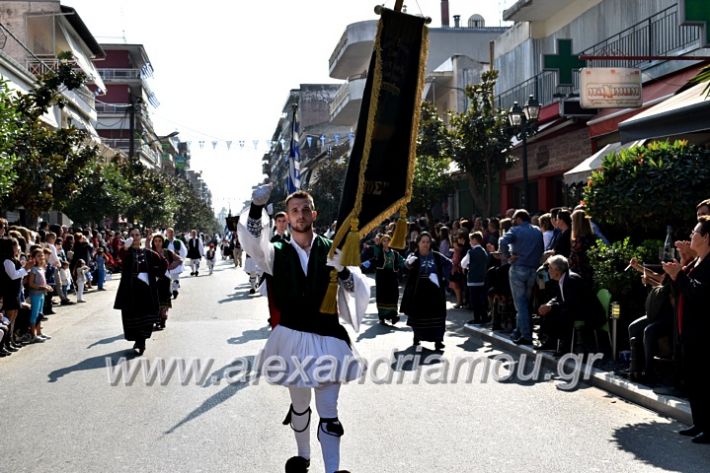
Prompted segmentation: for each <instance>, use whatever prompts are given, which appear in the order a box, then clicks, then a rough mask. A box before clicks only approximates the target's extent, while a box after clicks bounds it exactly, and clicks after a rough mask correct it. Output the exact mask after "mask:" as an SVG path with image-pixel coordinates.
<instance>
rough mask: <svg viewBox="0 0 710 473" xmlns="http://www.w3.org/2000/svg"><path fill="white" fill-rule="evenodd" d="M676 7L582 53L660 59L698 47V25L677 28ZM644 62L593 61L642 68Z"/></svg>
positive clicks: (609, 65)
mask: <svg viewBox="0 0 710 473" xmlns="http://www.w3.org/2000/svg"><path fill="white" fill-rule="evenodd" d="M679 21H680V20H679V19H678V5H673V6H670V7H668V8H666V9H665V10H662V11H660V12H658V13H656V14H655V15H653V16H651V17H649V18H647V19H646V20H644V21H641V22H639V23H636V24H635V25H633V26H632V27H630V28H627V29H625V30H624V31H622V32H620V33H617V34H615V35H614V36H612V37H610V38H607V39H605V40H604V41H602V42H600V43H597V44H595V45H594V46H592V47H590V48H587V49H585V50H584V51H582V54H588V55H591V56H600V55H628V56H662V55H669V54H672V53H674V52H681V51H683V50H686V49H688V48H691V49H695V47H698V46H700V43H699V41H700V39H701V35H702V28H701V27H700V25H687V26H680V25H679ZM649 63H650V61H647V60H625V59H619V60H608V61H594V65H595V66H597V67H642V66H643V65H644V64H649Z"/></svg>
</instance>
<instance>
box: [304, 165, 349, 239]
mask: <svg viewBox="0 0 710 473" xmlns="http://www.w3.org/2000/svg"><path fill="white" fill-rule="evenodd" d="M347 167H348V165H347V163H346V162H345V161H341V160H338V159H332V160H328V159H327V158H325V159H324V160H323V161H321V164H320V165H319V166H318V168H317V172H316V173H314V174H315V180H313V179H311V182H310V183H309V186H308V188H307V189H306V190H307V191H308V192H310V193H311V194H312V195H313V196H314V199H316V202H315V204H316V210H317V211H318V226H319V227H325V228H327V227H328V226H329V225H330V224H331V223H332V222H334V221H335V220H336V219H337V218H338V208H339V206H340V197H341V193H342V191H343V185H344V184H345V173H346V171H347Z"/></svg>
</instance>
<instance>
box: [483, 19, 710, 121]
mask: <svg viewBox="0 0 710 473" xmlns="http://www.w3.org/2000/svg"><path fill="white" fill-rule="evenodd" d="M701 36H702V28H701V27H700V26H698V25H687V26H679V19H678V5H673V6H670V7H668V8H666V9H665V10H662V11H660V12H658V13H656V14H654V15H652V16H650V17H649V18H647V19H645V20H643V21H640V22H638V23H636V24H635V25H633V26H631V27H630V28H627V29H625V30H623V31H621V32H620V33H617V34H615V35H614V36H611V37H609V38H607V39H605V40H604V41H601V42H599V43H597V44H595V45H594V46H591V47H589V48H587V49H585V50H584V51H582V52H581V53H580V54H587V55H591V56H601V55H604V56H608V55H615V56H622V55H628V56H661V55H671V54H673V53H681V52H686V51H691V50H693V49H697V48H698V47H699V46H700V40H701ZM652 64H653V61H648V60H627V59H614V60H603V61H596V60H595V61H594V62H593V65H594V66H596V67H640V68H643V67H644V66H646V67H647V66H651V65H652ZM557 76H558V75H557V73H556V72H554V71H543V72H540V73H539V74H537V75H535V76H533V77H531V78H530V79H528V80H526V81H525V82H522V83H520V84H518V85H517V86H515V87H513V88H511V89H508V90H506V91H505V92H502V93H500V94H499V95H498V97H497V100H498V107H499V108H500V109H508V108H510V107H512V106H513V102H516V101H517V102H518V103H520V104H522V103H524V102H525V101H526V100H527V99H528V97H529V96H530V95H534V96H535V97H537V99H538V101H539V102H540V105H548V104H550V103H552V102H554V101H555V100H557V98H558V97H559V96H560V93H566V92H572V91H577V90H578V89H579V72H577V71H575V72H574V73H573V82H574V86H573V87H572V90H569V88H564V89H561V88H560V87H558V84H557Z"/></svg>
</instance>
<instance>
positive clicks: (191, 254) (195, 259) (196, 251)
mask: <svg viewBox="0 0 710 473" xmlns="http://www.w3.org/2000/svg"><path fill="white" fill-rule="evenodd" d="M203 256H205V247H204V245H203V243H202V238H200V237H199V236H197V230H192V232H190V239H189V240H188V241H187V257H188V258H190V267H191V269H192V271H191V272H190V276H199V275H200V260H202V257H203Z"/></svg>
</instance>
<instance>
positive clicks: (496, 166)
mask: <svg viewBox="0 0 710 473" xmlns="http://www.w3.org/2000/svg"><path fill="white" fill-rule="evenodd" d="M497 78H498V71H486V72H484V73H483V74H482V76H481V79H482V80H481V83H480V84H475V85H469V86H467V87H466V97H467V98H468V102H469V104H470V105H469V107H468V110H465V111H464V112H462V113H458V114H454V115H452V116H451V128H450V129H449V137H450V149H451V157H452V158H453V159H454V160H455V161H456V162H458V163H459V165H460V166H461V168H462V169H463V171H464V172H466V175H467V178H468V181H469V190H470V192H471V197H472V198H473V202H474V207H475V208H476V211H477V212H478V213H480V214H482V215H491V213H492V205H493V189H494V188H495V187H496V185H497V179H498V176H499V174H500V172H501V171H502V170H504V169H506V168H507V167H508V165H509V161H508V157H507V153H508V150H509V149H510V140H511V138H512V133H511V131H510V127H509V126H508V122H507V115H506V113H504V112H499V111H498V110H496V107H495V93H494V92H495V84H496V80H497Z"/></svg>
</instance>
